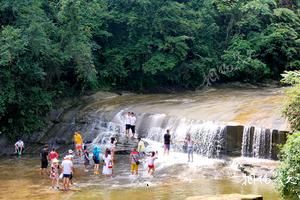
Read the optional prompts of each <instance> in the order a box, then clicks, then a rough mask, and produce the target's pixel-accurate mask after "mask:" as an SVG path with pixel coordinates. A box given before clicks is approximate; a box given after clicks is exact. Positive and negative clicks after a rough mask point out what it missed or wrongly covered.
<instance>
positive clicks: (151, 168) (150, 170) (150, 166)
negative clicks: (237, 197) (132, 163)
mask: <svg viewBox="0 0 300 200" xmlns="http://www.w3.org/2000/svg"><path fill="white" fill-rule="evenodd" d="M156 159H157V157H156V154H155V152H154V151H152V152H151V156H150V157H149V158H148V174H149V175H153V173H154V171H155V167H154V160H156Z"/></svg>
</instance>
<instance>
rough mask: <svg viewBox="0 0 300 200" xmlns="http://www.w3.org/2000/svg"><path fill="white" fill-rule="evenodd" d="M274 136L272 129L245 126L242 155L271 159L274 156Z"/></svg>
mask: <svg viewBox="0 0 300 200" xmlns="http://www.w3.org/2000/svg"><path fill="white" fill-rule="evenodd" d="M272 136H273V131H272V130H270V129H264V128H257V127H248V126H245V127H244V131H243V141H242V151H241V154H242V156H244V157H255V158H267V159H270V158H271V156H272Z"/></svg>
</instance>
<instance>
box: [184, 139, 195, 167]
mask: <svg viewBox="0 0 300 200" xmlns="http://www.w3.org/2000/svg"><path fill="white" fill-rule="evenodd" d="M184 142H185V143H186V144H187V154H188V162H193V160H194V158H193V152H194V141H193V140H192V138H191V134H187V135H186V139H185V141H184Z"/></svg>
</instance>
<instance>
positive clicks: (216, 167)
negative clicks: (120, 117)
mask: <svg viewBox="0 0 300 200" xmlns="http://www.w3.org/2000/svg"><path fill="white" fill-rule="evenodd" d="M173 156H174V155H173ZM170 157H172V155H171V156H170ZM170 159H171V160H173V159H172V158H170ZM176 159H177V160H178V158H176ZM127 160H128V158H127V157H124V155H117V161H116V163H115V167H114V176H113V177H112V178H106V177H102V176H101V175H94V174H93V173H92V170H90V171H89V172H84V171H83V168H82V164H79V163H77V164H76V171H75V178H74V186H72V189H71V191H68V192H63V191H59V190H54V189H52V188H51V187H50V179H49V178H48V177H47V176H46V175H45V176H41V175H40V174H39V166H40V163H39V159H38V158H37V157H35V156H25V157H22V158H17V157H2V158H1V159H0V163H1V164H0V180H1V182H0V199H30V200H38V199H49V200H56V199H97V200H99V199H104V200H105V199H107V200H109V199H111V200H125V199H130V200H135V199H136V200H138V199H178V200H182V199H185V198H186V197H189V196H197V195H206V194H226V193H241V194H260V195H263V196H264V199H266V200H268V199H270V200H276V199H279V195H278V193H277V192H276V190H275V188H274V185H273V183H272V182H269V181H261V180H256V181H255V180H254V179H253V180H252V182H251V181H249V180H248V181H246V179H245V177H244V176H242V175H241V174H234V171H232V174H230V173H229V172H228V168H227V169H224V170H226V173H227V174H226V173H224V171H223V173H222V174H219V175H217V174H218V171H219V172H220V170H222V169H221V168H222V167H220V166H222V165H220V163H222V161H221V160H219V161H218V160H212V159H205V158H203V160H202V161H201V163H202V164H200V165H199V163H197V161H195V164H191V163H190V164H188V163H184V162H183V163H180V162H179V164H177V165H173V164H170V161H166V162H165V166H162V165H163V163H164V161H160V163H158V169H157V172H156V174H155V176H154V177H149V176H147V175H146V174H147V173H146V170H145V169H144V168H143V167H142V166H140V171H139V173H140V174H139V177H133V176H131V175H130V173H129V168H130V166H129V164H128V162H126V161H127ZM195 160H197V157H196V158H195ZM167 162H168V165H166V163H167ZM253 181H255V182H253Z"/></svg>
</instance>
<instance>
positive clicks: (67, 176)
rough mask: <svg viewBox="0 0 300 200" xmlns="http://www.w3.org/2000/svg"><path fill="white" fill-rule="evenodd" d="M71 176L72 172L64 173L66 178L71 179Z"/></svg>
mask: <svg viewBox="0 0 300 200" xmlns="http://www.w3.org/2000/svg"><path fill="white" fill-rule="evenodd" d="M71 176H72V174H64V175H63V177H64V178H69V179H71Z"/></svg>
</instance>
